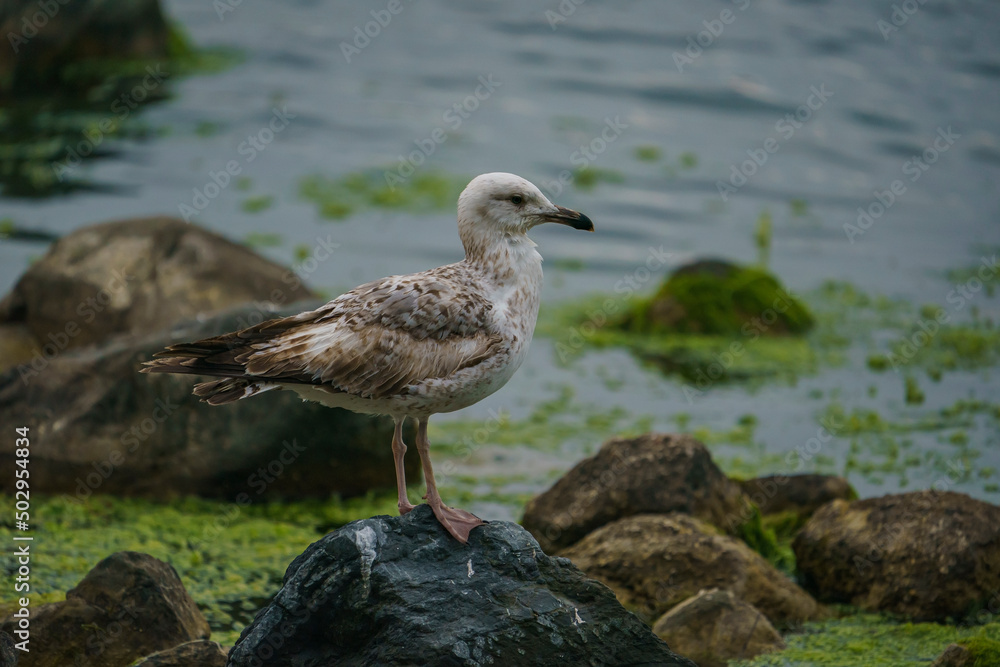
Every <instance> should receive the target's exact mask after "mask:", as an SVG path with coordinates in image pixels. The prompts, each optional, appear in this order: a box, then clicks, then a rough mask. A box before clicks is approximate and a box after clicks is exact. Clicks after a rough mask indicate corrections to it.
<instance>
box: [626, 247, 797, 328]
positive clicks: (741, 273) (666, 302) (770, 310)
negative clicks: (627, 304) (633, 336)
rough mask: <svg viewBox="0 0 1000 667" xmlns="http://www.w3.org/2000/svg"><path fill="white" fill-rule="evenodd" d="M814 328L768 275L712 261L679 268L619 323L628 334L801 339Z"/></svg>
mask: <svg viewBox="0 0 1000 667" xmlns="http://www.w3.org/2000/svg"><path fill="white" fill-rule="evenodd" d="M814 324H815V320H814V318H813V316H812V314H810V313H809V311H808V310H807V309H806V307H805V306H804V305H803V304H802V303H801V302H800V301H799V300H798V299H796V298H795V297H793V296H792V295H791V294H789V293H788V291H787V290H785V288H784V287H782V285H781V283H780V282H778V279H777V278H775V277H774V276H773V275H771V274H770V273H768V272H767V271H764V270H763V269H759V268H755V267H744V266H739V265H737V264H733V263H730V262H727V261H724V260H717V259H706V260H699V261H696V262H693V263H691V264H688V265H686V266H683V267H681V268H679V269H678V270H677V271H675V272H674V273H673V275H671V276H670V278H669V279H667V281H666V282H665V283H664V284H663V285H662V286H661V287H660V289H659V290H658V291H657V292H656V294H655V295H653V297H652V298H651V299H649V300H645V301H639V302H637V303H636V305H635V307H634V308H633V309H632V310H631V311H630V312H628V313H626V315H625V316H624V317H623V318H622V320H621V322H620V326H621V328H623V329H625V330H626V331H629V332H632V333H645V334H650V333H651V334H658V333H664V334H666V333H679V334H699V335H716V336H736V335H745V336H754V335H759V336H787V335H801V334H804V333H805V332H807V331H809V329H811V328H812V327H813V325H814Z"/></svg>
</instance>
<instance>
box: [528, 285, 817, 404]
mask: <svg viewBox="0 0 1000 667" xmlns="http://www.w3.org/2000/svg"><path fill="white" fill-rule="evenodd" d="M645 307H646V306H645V304H644V303H643V301H642V300H641V299H639V298H637V297H631V298H624V297H622V298H617V299H615V298H609V297H607V296H606V295H592V296H590V297H585V298H583V299H580V300H575V301H572V302H569V303H564V304H557V305H555V306H551V307H547V308H545V309H543V310H542V312H541V314H540V316H539V320H538V325H537V326H536V328H535V332H536V334H537V335H539V336H544V337H547V338H550V339H552V340H553V344H554V346H555V354H556V361H557V362H558V363H559V364H562V365H568V364H570V363H571V362H573V361H575V360H576V359H577V358H578V357H580V356H581V355H583V354H585V353H586V352H587V351H588V350H591V349H608V348H623V349H627V350H629V351H630V352H632V353H633V355H634V356H636V357H637V358H638V359H640V360H641V361H642V362H643V363H645V364H647V365H650V366H653V367H655V368H658V369H659V370H660V371H662V372H663V373H665V374H668V375H678V376H680V377H681V378H682V379H683V380H685V381H686V382H688V383H690V384H691V391H693V392H700V391H704V390H705V389H706V388H707V387H709V386H712V385H714V384H716V383H727V382H749V383H751V384H753V383H755V382H757V381H759V380H762V379H767V378H777V379H781V380H785V381H790V380H794V379H795V378H796V377H798V376H799V375H801V374H807V373H811V372H814V371H815V370H816V369H817V368H818V366H819V364H820V362H821V361H823V359H826V361H828V362H830V363H833V362H834V361H835V358H834V356H833V355H832V354H831V352H830V351H828V350H822V351H819V353H817V350H816V349H815V348H814V347H813V346H811V345H810V343H809V342H808V341H807V340H805V339H802V338H789V337H782V338H768V337H766V336H762V335H760V333H759V330H758V329H757V328H756V327H753V328H752V329H751V330H748V335H746V336H743V335H738V336H736V337H733V336H722V335H702V334H669V335H668V334H665V333H660V332H649V333H636V332H633V331H628V330H623V329H622V328H620V327H618V326H615V325H616V324H617V323H620V322H621V321H622V319H623V315H622V313H625V312H631V311H634V310H636V309H641V308H645ZM821 357H822V358H821Z"/></svg>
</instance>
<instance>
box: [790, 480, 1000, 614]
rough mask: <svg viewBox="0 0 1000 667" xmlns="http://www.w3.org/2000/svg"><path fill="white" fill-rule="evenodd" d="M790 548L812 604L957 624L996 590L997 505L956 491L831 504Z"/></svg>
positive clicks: (999, 581)
mask: <svg viewBox="0 0 1000 667" xmlns="http://www.w3.org/2000/svg"><path fill="white" fill-rule="evenodd" d="M792 548H793V550H794V551H795V557H796V560H797V563H798V568H799V571H800V572H801V576H802V581H803V585H804V586H805V588H806V589H807V590H810V591H812V592H814V594H815V595H816V596H817V597H818V598H819V599H820V600H823V601H829V602H843V603H848V604H852V605H855V606H857V607H860V608H862V609H865V610H870V611H884V612H891V613H894V614H900V615H902V616H906V617H908V618H911V619H914V620H918V621H942V622H943V621H945V620H947V619H949V618H950V619H962V618H964V617H965V616H966V615H967V614H968V613H969V612H970V611H971V612H974V611H975V610H976V609H981V608H983V606H984V605H985V604H986V603H987V601H988V600H989V598H990V596H991V595H992V594H993V593H994V592H995V591H998V590H1000V507H997V506H996V505H991V504H989V503H986V502H983V501H981V500H976V499H974V498H971V497H969V496H967V495H965V494H963V493H955V492H953V491H916V492H912V493H902V494H891V495H886V496H882V497H880V498H867V499H865V500H855V501H853V502H848V501H846V500H834V501H833V502H831V503H828V504H827V505H824V506H823V507H822V508H820V510H819V511H817V512H816V513H815V514H814V515H813V516H812V518H811V519H810V520H809V521H808V523H806V525H805V526H804V527H803V528H802V530H801V531H800V532H799V534H798V535H797V536H796V538H795V541H794V542H793V543H792Z"/></svg>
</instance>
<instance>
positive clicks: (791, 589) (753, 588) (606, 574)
mask: <svg viewBox="0 0 1000 667" xmlns="http://www.w3.org/2000/svg"><path fill="white" fill-rule="evenodd" d="M562 555H563V556H565V557H566V558H569V559H570V560H571V561H573V563H574V564H575V565H576V566H577V567H579V568H580V569H581V570H583V571H584V572H586V573H587V575H588V576H591V577H593V578H595V579H597V580H598V581H601V582H603V583H605V584H607V585H608V586H609V587H610V588H611V590H613V591H614V592H615V595H617V596H618V600H619V601H620V602H621V603H622V604H623V605H625V607H626V608H628V609H630V610H632V611H634V612H635V613H637V614H638V615H639V616H640V617H642V618H643V619H644V620H646V621H648V622H649V623H652V622H653V621H655V620H656V619H657V618H659V617H660V616H661V615H662V614H664V613H665V612H667V611H669V610H670V609H671V608H673V607H674V606H675V605H678V604H680V603H681V602H683V601H684V600H686V599H688V598H690V597H691V596H693V595H697V593H698V591H700V590H702V589H707V588H725V589H728V590H730V591H732V593H733V594H734V595H735V596H736V597H737V598H739V599H740V600H742V601H744V602H746V603H748V604H751V605H753V606H754V607H756V608H757V609H759V610H760V611H761V612H762V613H763V614H764V615H765V616H767V618H768V619H769V620H770V621H771V623H772V624H773V625H775V626H777V627H779V628H785V627H789V626H792V625H796V624H799V623H801V622H804V621H809V620H816V619H819V618H822V617H824V616H825V611H824V609H823V608H822V607H821V606H820V605H819V604H818V603H817V602H816V601H815V600H814V599H813V598H812V597H810V595H809V594H808V593H806V592H805V591H804V590H802V589H801V588H799V587H798V586H797V585H796V584H795V583H794V582H793V581H792V580H790V579H789V578H788V577H786V576H785V575H783V574H782V573H781V572H779V571H778V570H777V569H775V568H774V566H772V565H771V564H770V563H768V562H767V561H766V560H764V559H763V558H762V557H761V556H760V554H758V553H757V552H755V551H753V550H752V549H750V547H748V546H747V545H746V544H744V543H743V542H741V541H740V540H738V539H735V538H733V537H729V536H727V535H720V534H719V533H718V532H717V531H716V530H715V529H713V528H712V526H709V525H708V524H706V523H704V522H702V521H699V520H698V519H695V518H693V517H690V516H687V515H684V514H677V513H673V514H665V515H649V514H646V515H638V516H632V517H627V518H625V519H619V520H618V521H615V522H614V523H610V524H608V525H606V526H604V527H602V528H599V529H597V530H595V531H594V532H593V533H591V534H590V535H587V537H585V538H584V539H582V540H580V542H578V543H576V544H575V545H573V546H572V547H570V548H569V549H567V550H566V551H564V552H562Z"/></svg>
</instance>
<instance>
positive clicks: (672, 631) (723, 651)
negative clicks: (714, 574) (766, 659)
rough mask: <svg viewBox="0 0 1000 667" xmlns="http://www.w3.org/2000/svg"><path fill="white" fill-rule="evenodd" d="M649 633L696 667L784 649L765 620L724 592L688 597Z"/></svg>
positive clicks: (715, 666)
mask: <svg viewBox="0 0 1000 667" xmlns="http://www.w3.org/2000/svg"><path fill="white" fill-rule="evenodd" d="M653 632H654V633H655V634H656V636H657V637H659V638H660V639H662V640H663V641H665V642H667V643H668V644H670V646H671V647H672V648H673V649H674V650H676V651H678V652H679V653H681V654H683V655H686V656H688V657H689V658H691V659H692V660H694V661H695V662H696V663H698V666H699V667H726V665H728V664H729V661H730V660H749V659H750V658H753V657H755V656H758V655H760V654H762V653H770V652H771V651H780V650H781V649H783V648H785V642H784V641H782V639H781V635H779V634H778V631H777V630H775V629H774V626H773V625H771V622H770V621H768V620H767V617H765V616H764V615H763V614H761V613H760V611H758V610H757V609H756V608H755V607H754V606H753V605H749V604H747V603H746V602H743V601H742V600H740V599H738V598H737V597H736V596H735V595H733V593H732V591H728V590H719V589H712V590H708V591H701V592H700V593H698V595H696V596H694V597H693V598H688V599H687V600H685V601H684V602H681V603H680V604H679V605H677V606H676V607H674V608H673V609H671V610H670V611H668V612H667V613H666V614H664V615H663V616H661V617H660V620H658V621H657V622H656V623H655V624H654V625H653Z"/></svg>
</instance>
